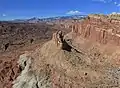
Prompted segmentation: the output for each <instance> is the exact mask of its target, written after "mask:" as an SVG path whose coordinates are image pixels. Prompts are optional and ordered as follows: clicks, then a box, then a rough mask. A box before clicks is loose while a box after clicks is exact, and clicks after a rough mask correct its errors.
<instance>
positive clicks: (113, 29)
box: [72, 16, 120, 46]
mask: <svg viewBox="0 0 120 88" xmlns="http://www.w3.org/2000/svg"><path fill="white" fill-rule="evenodd" d="M72 32H73V33H75V34H76V35H77V36H81V37H83V38H86V39H89V40H92V41H95V42H99V43H100V44H113V45H118V46H119V45H120V21H119V20H115V19H109V17H107V16H105V17H101V16H88V17H87V18H86V19H85V20H83V21H81V22H74V24H73V26H72Z"/></svg>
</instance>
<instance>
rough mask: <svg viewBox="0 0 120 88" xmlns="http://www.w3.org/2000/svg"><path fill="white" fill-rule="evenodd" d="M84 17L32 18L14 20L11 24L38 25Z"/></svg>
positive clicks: (82, 16) (83, 16)
mask: <svg viewBox="0 0 120 88" xmlns="http://www.w3.org/2000/svg"><path fill="white" fill-rule="evenodd" d="M85 17H86V15H72V16H58V17H49V18H37V17H33V18H30V19H15V20H12V21H11V22H15V23H19V22H22V23H39V22H48V21H55V20H62V19H64V20H65V19H82V18H85Z"/></svg>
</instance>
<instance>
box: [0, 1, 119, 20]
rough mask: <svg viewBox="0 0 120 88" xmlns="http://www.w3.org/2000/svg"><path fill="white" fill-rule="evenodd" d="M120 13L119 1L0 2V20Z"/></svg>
mask: <svg viewBox="0 0 120 88" xmlns="http://www.w3.org/2000/svg"><path fill="white" fill-rule="evenodd" d="M112 12H120V0H1V2H0V20H11V19H19V18H20V19H24V18H31V17H40V18H41V17H51V16H62V15H74V14H90V13H104V14H108V13H112Z"/></svg>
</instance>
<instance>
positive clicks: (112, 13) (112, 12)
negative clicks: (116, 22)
mask: <svg viewBox="0 0 120 88" xmlns="http://www.w3.org/2000/svg"><path fill="white" fill-rule="evenodd" d="M112 14H120V13H118V12H112Z"/></svg>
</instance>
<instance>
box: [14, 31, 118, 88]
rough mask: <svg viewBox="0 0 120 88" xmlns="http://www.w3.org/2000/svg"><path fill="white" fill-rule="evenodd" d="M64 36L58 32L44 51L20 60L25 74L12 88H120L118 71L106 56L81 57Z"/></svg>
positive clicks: (41, 49) (82, 55)
mask: <svg viewBox="0 0 120 88" xmlns="http://www.w3.org/2000/svg"><path fill="white" fill-rule="evenodd" d="M62 35H63V34H62V32H61V31H59V32H56V33H54V34H53V38H52V40H50V41H48V42H46V43H45V44H44V45H43V46H42V47H41V48H38V49H36V50H35V51H33V52H25V54H23V55H21V56H20V58H19V61H18V63H19V66H20V67H21V68H22V72H21V74H20V75H19V76H18V77H17V79H16V80H15V81H14V82H13V88H81V87H82V88H94V87H105V88H107V87H109V88H112V87H118V88H119V87H120V85H119V83H120V81H119V79H120V78H119V76H120V73H119V68H118V67H114V68H113V67H112V66H111V64H112V63H111V61H109V60H108V59H107V58H106V57H105V56H104V54H102V53H100V52H97V50H95V49H92V50H91V51H90V54H89V53H84V52H82V53H81V52H79V51H77V49H75V48H74V47H73V46H72V45H71V44H69V43H68V41H66V37H64V36H62ZM61 36H62V37H61ZM67 40H68V39H67Z"/></svg>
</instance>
